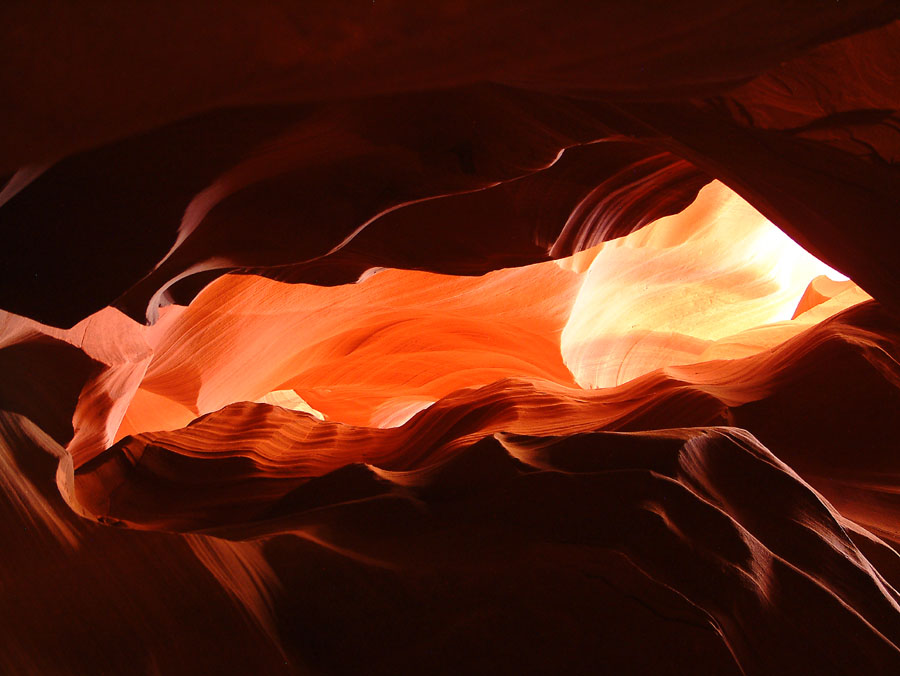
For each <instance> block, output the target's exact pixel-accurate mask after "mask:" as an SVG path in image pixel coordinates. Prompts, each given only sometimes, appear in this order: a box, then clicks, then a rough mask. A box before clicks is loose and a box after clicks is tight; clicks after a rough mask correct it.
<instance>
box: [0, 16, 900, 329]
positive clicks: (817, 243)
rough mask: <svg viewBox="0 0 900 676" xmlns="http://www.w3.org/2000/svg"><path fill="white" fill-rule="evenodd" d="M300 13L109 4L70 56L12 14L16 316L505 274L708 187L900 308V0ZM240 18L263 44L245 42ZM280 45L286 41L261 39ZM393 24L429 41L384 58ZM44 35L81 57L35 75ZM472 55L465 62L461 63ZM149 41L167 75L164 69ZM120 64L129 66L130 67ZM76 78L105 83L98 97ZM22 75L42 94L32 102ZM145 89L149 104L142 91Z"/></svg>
mask: <svg viewBox="0 0 900 676" xmlns="http://www.w3.org/2000/svg"><path fill="white" fill-rule="evenodd" d="M385 4H388V3H385ZM291 5H292V3H290V2H284V1H283V0H272V2H265V3H260V6H259V7H257V8H254V9H250V8H241V7H237V6H232V4H230V5H229V7H230V9H228V10H227V11H225V10H223V14H222V18H220V19H217V21H216V22H213V23H212V24H210V25H209V26H208V28H209V30H203V31H201V32H202V35H203V36H204V37H203V38H202V39H197V37H196V35H192V36H191V39H189V40H188V38H187V36H188V35H191V33H190V29H189V27H190V26H192V25H195V24H196V22H198V21H200V22H201V23H203V24H204V25H207V23H206V22H208V21H209V17H208V14H207V13H202V12H201V13H200V14H195V13H194V10H183V12H182V14H183V16H182V19H183V21H179V22H176V23H177V27H176V26H174V25H172V22H171V21H163V20H162V19H161V17H160V16H159V15H158V14H157V11H158V10H151V9H148V8H145V9H142V10H141V11H140V12H138V14H137V15H136V16H134V17H132V18H133V21H132V20H129V17H126V16H123V15H119V14H116V13H115V12H113V11H112V10H102V11H100V10H98V11H99V12H100V14H99V16H106V19H107V22H105V23H104V24H103V25H106V26H108V27H110V28H108V29H107V30H110V31H111V33H110V35H107V34H106V33H103V34H102V35H97V34H96V31H95V30H94V29H93V28H89V26H90V24H91V21H92V20H93V18H96V16H95V15H92V14H91V15H86V14H84V13H83V12H82V11H80V10H78V9H77V8H74V9H71V10H66V13H67V17H68V19H69V20H70V21H71V22H72V23H71V25H72V26H73V27H80V28H81V29H83V30H84V33H81V34H78V33H67V35H74V36H75V37H74V38H73V41H72V42H71V43H65V40H62V42H64V43H65V44H64V45H60V41H61V38H60V37H59V36H56V35H50V36H48V35H46V31H44V30H43V29H42V28H41V25H40V21H39V17H41V16H42V15H41V14H40V12H39V10H34V9H21V8H17V7H14V8H10V9H7V10H5V11H6V13H7V14H8V15H9V16H8V18H7V20H6V21H4V22H0V23H2V24H3V25H8V26H18V27H19V28H18V29H17V30H16V31H13V32H12V34H10V35H6V36H4V37H5V38H6V39H5V40H4V44H7V45H8V47H9V52H10V54H9V58H8V59H7V60H6V61H5V67H4V69H2V71H0V77H2V78H4V80H3V82H4V84H8V86H6V87H4V89H5V90H6V91H10V92H15V94H13V95H11V97H10V98H11V100H13V101H15V102H16V103H15V104H14V105H11V106H10V107H8V108H7V109H5V110H4V120H3V121H4V123H5V125H6V128H12V129H17V130H18V131H19V132H20V133H18V134H9V135H7V136H8V139H9V140H8V141H7V142H6V143H7V146H8V147H7V153H6V154H4V157H8V158H10V159H8V160H7V163H8V164H4V165H3V166H4V169H2V170H0V171H2V172H3V173H2V175H3V176H8V177H9V180H8V182H7V183H6V185H5V187H4V188H3V189H2V193H0V219H2V222H3V225H4V227H3V228H2V230H0V236H2V240H0V244H2V246H0V250H2V251H3V252H7V253H5V254H4V258H3V264H2V266H0V269H2V271H3V275H4V283H3V284H0V307H3V308H5V309H8V310H10V311H12V312H16V313H17V314H21V315H24V316H29V317H32V318H35V319H37V320H39V321H41V322H44V323H49V324H52V325H56V326H72V325H74V324H75V323H77V322H78V321H80V320H82V319H84V318H85V317H87V316H89V315H90V314H92V313H94V312H96V311H98V310H100V309H102V308H103V307H105V306H107V305H116V306H117V307H119V308H121V309H122V310H123V311H125V312H126V314H128V315H130V316H131V317H133V318H135V319H137V320H139V321H142V322H143V321H151V322H152V321H155V319H156V317H157V315H158V309H159V306H160V305H161V304H166V303H169V302H172V301H175V302H179V303H187V302H188V301H189V300H190V299H191V298H192V297H193V296H194V295H195V294H196V293H197V291H199V290H200V289H201V288H203V286H204V285H205V284H207V283H208V282H209V281H210V280H211V279H212V278H214V277H215V276H217V275H220V274H223V273H224V272H228V271H240V270H245V271H246V270H249V271H252V272H254V273H256V274H264V275H266V276H272V277H273V278H276V279H283V280H285V281H305V282H316V283H319V282H321V283H327V284H334V283H344V282H347V281H351V280H352V279H353V278H354V277H355V276H356V275H357V274H358V273H359V272H360V269H361V268H362V267H363V266H376V267H410V268H415V269H425V270H432V271H439V272H448V273H453V274H472V273H483V272H485V271H487V270H489V269H496V268H500V267H504V266H508V265H513V264H514V265H522V264H526V263H533V262H537V261H540V260H546V258H547V257H548V256H553V257H556V258H558V257H562V256H567V255H570V254H572V253H575V252H576V251H577V250H579V249H580V248H583V247H586V246H591V245H593V244H596V243H598V242H599V241H602V240H603V239H609V238H612V237H616V236H620V235H623V234H627V233H628V232H631V231H633V230H635V229H637V228H639V227H641V226H642V225H645V224H646V223H648V222H651V221H652V220H654V219H655V218H658V217H660V216H662V215H665V214H668V213H675V212H677V211H678V210H680V209H681V208H682V207H683V206H685V205H686V204H687V203H688V202H689V201H690V200H691V199H692V197H693V196H694V195H695V194H696V191H697V190H698V189H699V187H700V186H701V185H703V183H704V182H706V181H707V180H709V178H710V177H714V178H717V179H720V180H722V181H724V182H725V183H727V184H728V185H729V186H731V187H732V188H733V189H735V190H737V191H738V192H739V193H740V194H741V195H742V196H743V197H744V198H745V199H747V200H748V201H749V202H750V203H751V204H752V205H753V206H754V207H756V208H757V209H759V210H760V211H761V212H762V213H763V214H764V215H765V216H766V217H767V218H769V219H770V220H771V221H772V222H774V223H775V224H777V225H778V226H779V227H780V228H783V229H785V230H786V231H787V232H789V234H791V236H793V237H795V238H796V239H797V240H798V241H800V242H801V243H802V244H803V245H804V246H805V247H806V248H807V249H809V250H810V251H812V252H813V253H814V254H816V255H817V256H818V257H819V258H821V259H822V260H825V261H826V262H828V263H829V264H830V265H832V266H833V267H835V268H837V269H840V270H842V271H844V272H845V273H846V274H848V275H850V276H851V277H853V279H854V280H855V281H857V283H859V284H861V285H862V286H863V288H865V289H866V290H867V291H868V292H869V293H871V294H873V295H874V296H875V297H877V298H878V299H879V300H880V301H881V302H883V303H888V304H892V305H893V306H894V307H898V303H900V301H898V296H897V292H896V287H897V281H898V280H897V278H896V269H895V268H896V266H895V265H894V264H893V263H894V261H893V259H892V258H891V256H890V253H889V252H891V251H893V250H894V249H895V248H896V244H897V241H896V232H895V230H896V229H895V228H893V227H890V226H888V225H887V224H888V223H891V222H892V219H893V218H894V215H895V214H896V212H897V208H898V202H897V199H898V198H897V190H896V185H897V182H898V172H897V165H896V158H897V148H898V143H900V141H898V132H897V128H898V123H897V120H898V109H900V102H898V98H897V94H896V87H895V86H894V83H893V77H892V76H891V74H892V73H894V72H896V70H897V68H898V66H900V64H898V62H897V55H896V50H895V49H893V45H895V44H896V38H897V32H898V30H900V29H898V26H900V22H898V21H897V19H898V18H900V17H898V14H900V12H898V9H897V7H896V3H895V2H892V1H875V0H872V1H862V0H861V1H860V2H858V3H854V5H853V7H849V6H848V7H843V6H840V7H831V6H828V7H827V8H823V7H821V6H820V4H819V3H805V2H798V3H796V4H792V5H790V6H789V7H786V6H785V5H784V3H776V2H765V3H745V2H741V1H739V0H735V1H734V2H726V3H710V2H706V1H705V0H704V1H702V2H701V1H698V2H696V3H694V2H691V3H688V5H686V6H683V7H679V8H678V10H677V11H675V10H673V9H665V8H650V7H644V6H643V5H639V6H635V7H622V6H620V3H612V2H604V3H598V4H596V5H581V4H579V3H576V5H577V6H573V7H567V8H565V9H564V10H561V9H560V8H555V7H554V8H549V7H548V5H547V3H545V2H533V3H532V2H529V3H526V4H525V5H523V6H520V7H517V8H516V9H515V10H513V9H512V8H511V7H508V6H506V5H505V3H496V4H494V3H489V6H488V7H479V9H478V15H479V20H478V21H474V22H473V21H472V20H471V16H470V13H471V12H472V11H474V10H473V8H472V7H470V6H469V5H468V3H455V2H448V3H443V2H441V3H436V4H434V6H431V5H429V7H428V8H422V9H421V12H413V13H411V14H407V13H406V12H404V11H401V10H400V9H399V8H396V7H390V8H383V9H379V8H377V7H376V8H370V7H366V8H365V11H364V14H365V16H362V15H361V14H360V12H361V11H362V10H361V9H360V8H354V9H353V10H350V9H348V10H347V12H346V15H344V14H343V13H342V12H341V10H334V11H333V12H332V11H324V10H323V12H322V15H319V14H318V13H317V12H315V13H312V14H307V12H306V10H304V11H303V12H301V14H302V15H303V18H302V19H301V18H300V17H299V16H298V15H297V14H296V13H295V11H293V10H292V9H291ZM529 7H530V8H531V11H532V12H535V13H537V14H536V15H537V16H543V17H545V19H544V20H541V21H534V20H533V19H528V18H526V17H529V16H530V14H529V11H528V8H529ZM135 11H136V12H137V10H135ZM229 12H236V13H237V14H238V15H240V16H241V17H243V18H244V19H245V21H246V25H245V27H243V28H242V29H241V30H238V31H236V32H235V31H234V30H230V29H229V30H224V27H223V24H220V23H218V21H223V22H224V23H225V24H226V25H227V23H228V19H227V18H226V17H227V16H228V14H229ZM108 13H111V14H112V15H109V16H107V14H108ZM551 16H552V18H550V17H551ZM92 17H93V18H92ZM201 17H202V19H201ZM307 22H312V23H307ZM431 22H433V23H431ZM473 24H475V25H478V26H481V27H482V28H479V29H478V30H474V29H473V28H472V25H473ZM311 25H316V26H318V27H319V30H311V29H310V26H311ZM112 26H117V27H118V29H119V30H118V31H113V30H112V28H111V27H112ZM138 26H140V28H138ZM214 26H218V29H216V28H214ZM260 26H262V27H263V28H265V27H268V28H270V29H274V27H275V26H278V27H279V28H278V29H277V30H278V32H279V35H280V36H281V37H280V38H279V39H277V40H263V41H262V44H260V37H259V36H260V35H261V33H257V32H255V31H256V30H257V29H260ZM425 26H427V27H428V28H427V29H426V28H425ZM774 26H777V28H773V27H774ZM249 27H256V28H249ZM247 30H249V31H250V32H251V33H252V34H253V38H252V39H250V38H248V39H247V40H246V41H245V42H241V44H240V46H239V47H238V46H236V45H235V44H234V43H233V40H235V39H236V38H235V36H236V35H240V34H243V32H244V31H247ZM260 30H262V29H260ZM393 30H401V31H411V33H403V34H404V35H407V36H409V35H419V36H420V37H421V39H410V40H394V39H390V40H388V39H387V38H386V36H387V35H390V34H391V31H393ZM184 31H187V32H184ZM483 31H484V32H483ZM135 32H137V33H138V35H136V36H134V40H132V41H130V42H129V45H128V46H127V48H126V47H124V46H123V44H119V43H118V41H119V40H122V39H124V38H123V36H125V35H132V34H134V33H135ZM487 34H490V35H492V36H493V38H492V39H491V40H490V41H489V42H485V41H484V35H487ZM738 34H740V35H741V36H742V37H741V38H740V39H738V38H737V37H736V36H737V35H738ZM88 35H90V36H91V37H90V39H87V36H88ZM150 35H154V36H155V37H156V41H154V40H150V41H149V43H148V36H150ZM29 36H30V38H31V39H34V40H38V41H40V42H41V44H44V43H45V42H46V43H47V44H56V45H59V46H60V49H61V52H60V53H62V52H65V53H69V55H70V57H71V58H70V59H68V60H67V59H55V60H54V62H53V67H52V68H51V67H49V66H48V64H46V62H45V61H44V60H43V59H42V58H31V56H26V55H31V54H33V50H27V49H26V48H25V46H24V45H25V44H27V41H28V39H29ZM79 36H80V37H79ZM376 36H380V37H377V38H376ZM425 36H431V38H432V39H426V37H425ZM724 36H728V37H727V43H723V42H722V41H723V40H724V39H725V38H724ZM385 40H387V42H388V43H390V44H391V45H392V47H391V48H390V49H385V44H386V43H385ZM448 44H452V45H454V46H455V48H457V49H459V50H461V51H459V53H458V54H457V58H455V59H447V58H446V49H444V48H443V47H441V48H438V47H437V45H445V46H446V45H448ZM139 45H141V46H143V48H144V49H147V50H149V51H150V52H151V53H153V54H155V56H156V58H158V59H159V61H158V63H159V64H160V67H159V68H155V69H153V74H152V76H149V75H148V74H147V73H145V72H142V70H141V69H142V68H143V67H144V66H146V64H147V63H148V62H147V57H146V56H144V57H140V56H138V55H137V54H136V52H135V51H134V50H139V49H140V48H139V47H138V46H139ZM160 45H169V47H168V48H167V49H166V50H163V51H162V52H160V49H161V47H160ZM176 45H178V46H180V47H178V48H176V47H175V46H176ZM188 45H189V46H188ZM275 45H278V48H277V49H275V53H274V54H273V52H272V50H273V49H274V46H275ZM524 45H530V47H528V48H525V47H524ZM466 47H468V51H467V50H466ZM98 50H99V51H98ZM435 50H437V51H435ZM109 54H118V55H119V56H120V57H121V58H119V59H116V60H115V62H116V68H115V69H113V71H111V70H110V63H112V62H111V61H109V60H108V58H107V57H108V56H109ZM276 54H281V55H282V56H284V55H286V54H291V55H292V56H291V57H290V58H288V60H287V62H283V61H282V57H278V56H276ZM238 55H240V58H238ZM273 59H274V61H273ZM42 63H43V65H44V66H47V67H45V68H41V67H40V64H42ZM176 63H177V67H175V66H174V64H176ZM76 64H82V65H86V64H90V65H91V66H92V67H93V70H92V71H91V72H92V75H91V76H90V77H89V78H88V80H85V77H87V76H85V75H84V73H79V77H74V76H72V74H71V72H70V71H69V69H71V68H75V67H76ZM164 64H169V65H170V66H172V67H170V68H165V67H162V66H163V65H164ZM220 66H221V67H225V68H227V69H230V70H232V71H235V72H240V73H241V76H236V75H235V72H232V75H231V76H230V77H226V78H224V79H223V75H222V73H221V72H220V71H219V69H218V68H219V67H220ZM381 68H385V69H386V70H384V71H381V70H380V69H381ZM24 73H31V74H33V75H34V77H35V78H36V79H35V80H33V81H31V83H30V84H29V86H28V87H25V88H23V86H22V83H23V82H26V81H27V80H26V79H24V78H25V76H24ZM63 73H69V75H68V76H67V77H63V75H62V74H63ZM326 73H327V74H328V75H326ZM387 73H390V74H391V75H390V76H388V75H387ZM101 74H105V77H104V76H102V75H101ZM129 76H130V77H129ZM95 78H98V79H95ZM135 79H141V81H142V82H143V86H142V88H141V91H142V92H144V94H142V96H145V95H149V92H156V94H157V95H158V98H157V99H154V100H153V104H152V105H147V101H146V100H144V99H142V98H141V97H140V96H137V95H136V94H135V93H134V92H133V91H132V90H131V89H130V87H129V86H126V83H129V82H133V81H134V80H135ZM60 80H63V81H65V83H66V84H65V86H63V85H61V84H60ZM88 81H89V82H90V83H92V84H91V86H92V87H93V90H91V89H90V88H86V89H78V90H77V91H73V89H72V87H73V85H72V84H71V83H72V82H83V83H86V82H88ZM100 82H104V85H103V86H102V88H101V87H100V85H99V83H100ZM196 82H204V83H205V86H203V87H197V86H196ZM88 91H93V93H92V95H89V94H88V93H87V92H88ZM50 110H55V111H60V110H65V111H66V116H67V119H69V120H70V121H71V124H70V125H60V124H56V123H55V122H53V120H56V119H57V118H56V117H53V115H52V114H50V113H49V111H50ZM60 115H61V113H60ZM51 139H52V140H53V144H52V146H53V147H52V149H50V148H48V147H47V145H46V144H47V143H48V142H50V140H51ZM567 155H568V158H567V157H566V156H567ZM563 159H565V165H564V166H561V167H559V169H558V170H555V171H554V170H553V167H554V164H555V163H557V162H561V161H563ZM146 177H152V180H146ZM485 191H486V193H489V194H484V195H481V194H479V193H480V192H485ZM438 203H439V204H438ZM445 209H446V211H445ZM461 215H464V216H465V217H466V218H465V221H463V222H461V221H460V220H459V218H458V216H461ZM516 215H524V216H523V217H521V218H517V217H515V216H516ZM425 217H427V218H428V223H429V227H427V228H425V227H423V226H422V223H423V221H422V220H421V219H422V218H425ZM385 219H386V220H385ZM382 220H385V222H383V223H380V221H382ZM123 223H127V224H129V225H128V227H123ZM373 226H375V227H373ZM370 230H371V231H370ZM367 231H370V232H367ZM136 232H140V233H141V245H140V246H134V240H133V234H134V233H136ZM250 232H252V235H250V234H248V233H250ZM364 233H366V236H365V238H364V239H362V240H360V241H359V242H357V243H356V244H354V241H355V239H356V238H357V237H359V236H361V235H363V234H364ZM431 233H434V237H435V239H434V241H430V240H429V236H430V234H431ZM488 233H490V234H488ZM857 233H861V235H860V237H858V238H857V236H856V234H857ZM345 249H346V251H345ZM71 250H77V251H78V252H79V255H78V256H76V257H73V256H69V255H68V252H69V251H71ZM13 252H14V253H13ZM98 270H102V271H103V273H102V274H97V271H98ZM88 271H89V272H88ZM13 282H15V283H14V284H13Z"/></svg>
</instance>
